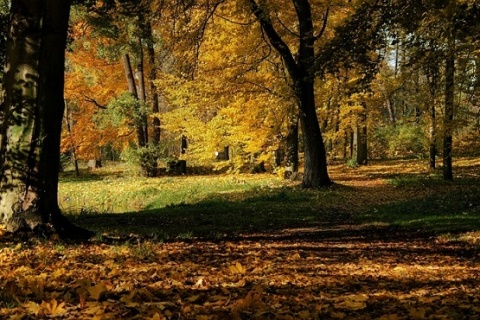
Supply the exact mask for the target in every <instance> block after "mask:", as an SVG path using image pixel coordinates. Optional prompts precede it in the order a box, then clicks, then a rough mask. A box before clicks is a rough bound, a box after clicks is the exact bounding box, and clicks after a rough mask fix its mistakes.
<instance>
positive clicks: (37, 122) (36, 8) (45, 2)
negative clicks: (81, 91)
mask: <svg viewBox="0 0 480 320" xmlns="http://www.w3.org/2000/svg"><path fill="white" fill-rule="evenodd" d="M10 10H11V15H10V16H11V21H10V26H9V31H8V39H7V62H6V66H5V78H4V101H3V103H2V105H1V109H0V119H1V127H0V157H1V158H0V173H1V182H0V212H1V213H0V214H1V217H2V220H3V221H4V222H5V223H6V225H7V230H8V231H12V232H15V231H18V230H20V229H24V228H25V229H26V228H28V229H31V230H38V229H39V228H43V227H48V226H51V227H53V229H54V231H55V232H57V233H59V234H60V236H64V237H80V238H88V237H91V236H92V235H93V234H92V233H91V232H89V231H87V230H84V229H82V228H78V227H75V226H73V225H72V224H71V223H70V222H69V221H68V220H67V219H66V218H65V217H64V216H63V215H62V213H61V211H60V208H59V206H58V174H59V169H60V163H59V157H60V135H61V128H62V119H63V111H64V97H63V90H64V65H65V47H66V38H67V29H68V19H69V12H70V1H65V0H35V1H34V0H13V1H12V2H11V9H10Z"/></svg>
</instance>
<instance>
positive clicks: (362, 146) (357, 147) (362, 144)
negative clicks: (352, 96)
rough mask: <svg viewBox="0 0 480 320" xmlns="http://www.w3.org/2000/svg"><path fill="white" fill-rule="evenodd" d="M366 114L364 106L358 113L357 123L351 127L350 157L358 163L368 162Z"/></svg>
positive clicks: (364, 163)
mask: <svg viewBox="0 0 480 320" xmlns="http://www.w3.org/2000/svg"><path fill="white" fill-rule="evenodd" d="M366 122H367V115H366V111H365V106H364V107H363V110H362V112H361V114H359V115H358V120H357V125H356V126H355V127H354V128H353V141H352V144H353V145H352V159H353V160H355V162H356V163H357V164H359V165H366V164H367V162H368V149H367V125H366Z"/></svg>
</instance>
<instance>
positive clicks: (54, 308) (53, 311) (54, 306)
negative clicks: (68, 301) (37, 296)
mask: <svg viewBox="0 0 480 320" xmlns="http://www.w3.org/2000/svg"><path fill="white" fill-rule="evenodd" d="M41 306H42V307H43V308H44V309H45V310H46V311H47V313H48V314H50V315H52V316H57V315H61V314H64V313H65V312H67V310H65V308H64V306H65V302H61V303H58V302H57V300H55V299H52V300H51V301H50V302H46V301H42V304H41Z"/></svg>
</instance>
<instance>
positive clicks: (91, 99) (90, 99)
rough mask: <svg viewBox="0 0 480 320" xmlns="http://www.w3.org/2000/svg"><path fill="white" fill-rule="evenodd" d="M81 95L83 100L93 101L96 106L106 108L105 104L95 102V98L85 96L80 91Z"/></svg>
mask: <svg viewBox="0 0 480 320" xmlns="http://www.w3.org/2000/svg"><path fill="white" fill-rule="evenodd" d="M82 96H83V97H84V98H85V101H87V102H90V103H93V104H94V105H95V106H96V107H97V108H100V109H104V110H105V109H107V107H106V106H104V105H101V104H100V103H98V102H97V100H95V99H93V98H91V97H89V96H87V95H85V94H83V93H82Z"/></svg>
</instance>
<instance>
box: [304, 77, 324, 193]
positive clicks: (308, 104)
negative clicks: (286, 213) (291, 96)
mask: <svg viewBox="0 0 480 320" xmlns="http://www.w3.org/2000/svg"><path fill="white" fill-rule="evenodd" d="M299 86H300V87H301V88H302V89H301V90H298V89H297V98H298V100H299V109H300V123H301V126H302V135H303V141H304V159H305V163H304V172H303V181H302V187H303V188H319V187H323V186H328V185H331V184H332V181H331V180H330V178H329V176H328V171H327V155H326V152H325V145H324V142H323V138H322V133H321V131H320V125H319V122H318V117H317V112H316V109H315V95H314V88H313V82H309V83H305V82H303V83H302V84H301V85H299Z"/></svg>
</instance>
